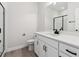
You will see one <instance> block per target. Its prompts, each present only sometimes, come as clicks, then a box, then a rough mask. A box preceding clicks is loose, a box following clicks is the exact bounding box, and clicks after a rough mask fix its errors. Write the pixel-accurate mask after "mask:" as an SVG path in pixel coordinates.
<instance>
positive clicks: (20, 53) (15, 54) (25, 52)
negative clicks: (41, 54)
mask: <svg viewBox="0 0 79 59" xmlns="http://www.w3.org/2000/svg"><path fill="white" fill-rule="evenodd" d="M4 57H36V55H35V54H34V52H33V51H29V50H28V48H26V47H25V48H22V49H18V50H14V51H11V52H7V53H6V54H5V56H4Z"/></svg>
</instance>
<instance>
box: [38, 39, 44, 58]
mask: <svg viewBox="0 0 79 59" xmlns="http://www.w3.org/2000/svg"><path fill="white" fill-rule="evenodd" d="M38 42H39V43H38V47H39V48H38V49H39V57H45V50H44V46H45V42H43V41H42V40H38Z"/></svg>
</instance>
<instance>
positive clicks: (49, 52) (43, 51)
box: [34, 34, 58, 57]
mask: <svg viewBox="0 0 79 59" xmlns="http://www.w3.org/2000/svg"><path fill="white" fill-rule="evenodd" d="M36 35H37V34H36ZM51 43H52V44H51ZM34 51H35V53H36V54H37V55H38V56H39V57H57V56H58V42H56V43H55V42H54V41H53V40H52V39H50V38H47V37H44V36H41V35H37V38H36V39H35V42H34Z"/></svg>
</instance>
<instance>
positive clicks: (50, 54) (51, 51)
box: [46, 44, 58, 57]
mask: <svg viewBox="0 0 79 59" xmlns="http://www.w3.org/2000/svg"><path fill="white" fill-rule="evenodd" d="M46 57H58V50H57V49H55V48H53V47H52V46H50V45H48V44H46Z"/></svg>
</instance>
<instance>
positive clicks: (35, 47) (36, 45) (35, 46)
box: [34, 37, 39, 55]
mask: <svg viewBox="0 0 79 59" xmlns="http://www.w3.org/2000/svg"><path fill="white" fill-rule="evenodd" d="M38 51H39V50H38V38H37V37H35V42H34V52H35V53H36V54H37V55H38V54H39V52H38Z"/></svg>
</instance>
